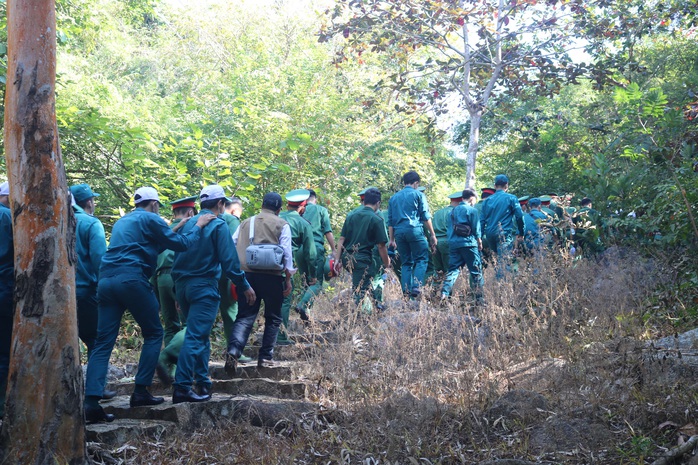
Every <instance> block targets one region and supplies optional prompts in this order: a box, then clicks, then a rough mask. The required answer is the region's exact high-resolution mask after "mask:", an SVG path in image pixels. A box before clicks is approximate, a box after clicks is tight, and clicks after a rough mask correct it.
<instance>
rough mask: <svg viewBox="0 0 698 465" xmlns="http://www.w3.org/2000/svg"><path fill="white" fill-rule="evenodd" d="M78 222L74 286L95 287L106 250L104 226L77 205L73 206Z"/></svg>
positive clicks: (78, 287)
mask: <svg viewBox="0 0 698 465" xmlns="http://www.w3.org/2000/svg"><path fill="white" fill-rule="evenodd" d="M73 210H74V211H75V218H76V219H77V221H78V224H77V226H76V228H75V252H76V253H77V255H78V262H77V264H76V265H75V287H76V288H77V289H81V288H83V289H87V288H92V287H97V278H98V276H99V265H100V264H101V263H102V257H103V256H104V253H105V252H106V251H107V239H106V237H105V235H104V226H103V225H102V222H101V221H99V220H98V219H97V218H95V217H94V216H92V215H88V214H87V213H85V210H83V209H82V208H80V207H79V206H77V205H76V206H74V207H73Z"/></svg>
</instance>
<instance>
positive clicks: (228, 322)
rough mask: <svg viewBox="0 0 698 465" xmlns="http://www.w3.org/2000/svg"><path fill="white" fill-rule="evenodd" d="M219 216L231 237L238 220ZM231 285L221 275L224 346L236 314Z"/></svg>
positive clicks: (232, 216)
mask: <svg viewBox="0 0 698 465" xmlns="http://www.w3.org/2000/svg"><path fill="white" fill-rule="evenodd" d="M221 216H222V217H223V220H225V223H226V224H227V225H228V230H230V236H231V237H232V236H233V234H234V233H235V231H236V230H237V229H238V226H240V218H238V217H237V216H234V215H231V214H230V213H223V215H221ZM231 284H232V282H231V281H230V280H229V279H228V278H226V277H225V275H224V274H221V279H220V281H218V292H219V293H220V295H221V304H220V313H221V319H222V320H223V332H224V333H225V342H226V345H227V344H228V335H229V334H230V331H231V330H232V329H233V322H234V321H235V317H236V316H237V314H238V302H237V300H235V298H234V297H233V295H232V294H231V292H230V285H231Z"/></svg>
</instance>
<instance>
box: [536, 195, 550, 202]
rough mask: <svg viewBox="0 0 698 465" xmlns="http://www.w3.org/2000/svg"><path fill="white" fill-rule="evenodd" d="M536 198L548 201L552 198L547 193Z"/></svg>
mask: <svg viewBox="0 0 698 465" xmlns="http://www.w3.org/2000/svg"><path fill="white" fill-rule="evenodd" d="M538 198H539V199H540V201H541V202H550V201H551V200H553V199H552V197H550V196H549V195H541V196H540V197H538Z"/></svg>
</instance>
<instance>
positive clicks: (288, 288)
mask: <svg viewBox="0 0 698 465" xmlns="http://www.w3.org/2000/svg"><path fill="white" fill-rule="evenodd" d="M292 289H293V288H292V287H291V280H290V279H287V280H286V282H285V283H284V292H283V295H284V297H288V296H289V294H291V290H292Z"/></svg>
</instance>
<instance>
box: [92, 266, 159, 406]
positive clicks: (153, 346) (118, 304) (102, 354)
mask: <svg viewBox="0 0 698 465" xmlns="http://www.w3.org/2000/svg"><path fill="white" fill-rule="evenodd" d="M97 299H98V301H99V322H98V327H97V340H96V341H95V347H94V349H93V350H92V354H90V358H89V360H88V361H87V375H86V377H85V395H86V396H100V397H101V396H102V393H103V392H104V387H105V386H106V384H107V371H108V368H109V357H111V352H112V350H113V349H114V344H115V343H116V338H117V337H118V335H119V327H120V326H121V317H123V315H124V312H125V311H126V309H128V311H129V312H131V315H133V318H134V319H135V320H136V323H138V326H140V327H141V332H142V334H143V348H142V349H141V356H140V360H139V361H138V372H137V373H136V384H141V385H144V386H150V385H151V384H152V383H153V375H154V374H155V367H156V366H157V363H158V356H159V355H160V346H162V334H163V332H162V325H161V324H160V315H159V311H158V300H157V299H156V298H155V292H154V291H153V287H152V286H151V284H150V282H149V281H148V279H147V278H146V277H145V276H143V275H136V276H134V273H133V272H126V273H124V274H119V275H116V276H104V277H100V279H99V285H98V286H97Z"/></svg>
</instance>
